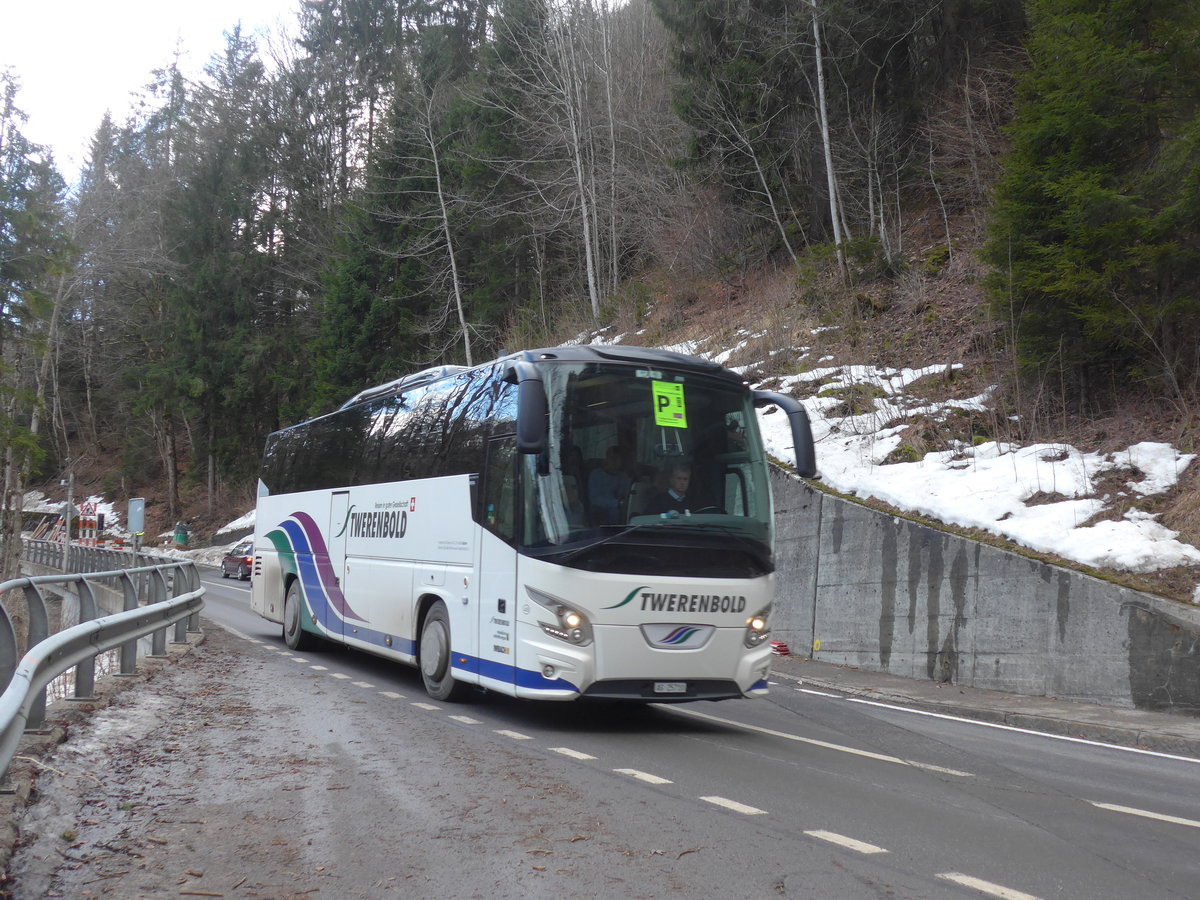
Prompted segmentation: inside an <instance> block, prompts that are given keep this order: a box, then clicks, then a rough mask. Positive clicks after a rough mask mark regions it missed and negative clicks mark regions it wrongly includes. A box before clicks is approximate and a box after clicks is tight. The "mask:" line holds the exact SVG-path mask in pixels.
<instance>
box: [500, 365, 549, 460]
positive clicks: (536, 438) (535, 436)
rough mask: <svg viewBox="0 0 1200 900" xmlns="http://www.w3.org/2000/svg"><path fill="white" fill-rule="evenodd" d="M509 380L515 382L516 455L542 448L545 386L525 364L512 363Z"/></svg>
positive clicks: (536, 374)
mask: <svg viewBox="0 0 1200 900" xmlns="http://www.w3.org/2000/svg"><path fill="white" fill-rule="evenodd" d="M509 380H510V381H511V380H515V381H516V382H517V452H518V453H541V452H542V451H543V450H545V448H546V409H547V407H546V385H545V384H544V383H543V382H542V373H541V372H539V371H538V370H537V369H536V368H535V367H534V366H532V365H530V364H529V363H527V362H516V363H513V365H512V369H511V370H510V371H509Z"/></svg>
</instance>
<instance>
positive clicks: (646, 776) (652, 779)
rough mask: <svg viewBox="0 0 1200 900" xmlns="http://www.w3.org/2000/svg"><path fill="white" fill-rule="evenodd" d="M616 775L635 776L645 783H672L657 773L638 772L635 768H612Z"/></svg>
mask: <svg viewBox="0 0 1200 900" xmlns="http://www.w3.org/2000/svg"><path fill="white" fill-rule="evenodd" d="M613 771H614V772H616V773H617V774H618V775H628V776H629V777H630V778H636V779H637V780H638V781H644V782H646V784H674V782H673V781H670V780H668V779H666V778H659V777H658V776H657V775H651V774H650V773H649V772H639V771H638V770H637V769H613Z"/></svg>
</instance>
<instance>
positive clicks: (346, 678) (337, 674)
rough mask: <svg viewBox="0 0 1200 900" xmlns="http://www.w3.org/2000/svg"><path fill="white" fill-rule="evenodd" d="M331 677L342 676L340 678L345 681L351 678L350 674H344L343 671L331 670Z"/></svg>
mask: <svg viewBox="0 0 1200 900" xmlns="http://www.w3.org/2000/svg"><path fill="white" fill-rule="evenodd" d="M329 677H330V678H340V679H342V680H343V681H349V680H350V676H349V675H343V674H342V673H341V672H330V673H329Z"/></svg>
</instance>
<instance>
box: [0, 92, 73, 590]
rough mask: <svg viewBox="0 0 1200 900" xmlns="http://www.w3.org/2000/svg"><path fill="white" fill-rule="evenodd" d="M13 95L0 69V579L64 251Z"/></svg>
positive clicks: (58, 220)
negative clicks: (52, 296) (50, 298)
mask: <svg viewBox="0 0 1200 900" xmlns="http://www.w3.org/2000/svg"><path fill="white" fill-rule="evenodd" d="M16 96H17V84H16V81H15V79H14V78H13V77H12V76H11V74H10V73H9V72H8V71H0V467H2V468H3V483H2V485H0V487H2V490H0V580H6V579H8V578H11V577H14V576H15V574H16V565H15V564H16V559H17V551H18V549H19V541H18V540H17V537H18V535H19V533H20V528H21V509H22V503H21V500H22V499H23V495H24V487H25V479H26V477H27V475H28V472H29V468H30V466H31V464H32V463H33V462H35V461H36V459H37V457H38V455H39V452H40V448H39V446H38V443H37V441H36V439H35V435H34V434H33V432H32V430H31V429H30V427H29V423H30V415H31V407H32V404H33V403H34V402H36V399H35V398H36V390H35V388H34V382H35V380H36V377H37V376H36V374H31V373H36V363H37V362H38V361H39V360H40V359H41V354H40V353H37V352H35V351H36V349H37V348H38V346H39V345H41V344H42V343H43V342H44V341H45V340H46V332H47V330H48V324H49V315H50V312H51V306H50V303H49V302H48V296H49V294H50V293H51V291H52V282H53V280H54V278H55V276H56V275H58V274H59V273H61V272H62V271H63V269H64V268H65V266H66V263H67V261H68V260H67V256H68V253H69V251H70V245H69V242H68V240H67V236H66V232H65V228H64V222H63V216H64V209H63V193H64V188H65V186H64V184H63V180H62V177H61V176H60V175H59V174H58V172H57V171H56V170H55V168H54V166H53V163H52V161H51V160H50V159H49V155H48V153H47V151H46V150H45V148H43V147H40V146H38V145H37V144H34V143H33V142H31V141H29V140H28V139H27V138H26V137H25V135H24V134H23V133H22V130H21V128H22V126H23V124H24V122H25V115H24V113H23V112H22V111H21V110H20V108H19V107H18V106H17V104H16Z"/></svg>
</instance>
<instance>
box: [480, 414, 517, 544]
mask: <svg viewBox="0 0 1200 900" xmlns="http://www.w3.org/2000/svg"><path fill="white" fill-rule="evenodd" d="M516 448H517V444H516V440H515V439H514V438H513V437H512V436H511V435H510V436H508V437H503V438H497V439H495V440H491V441H488V447H487V462H486V463H485V466H484V470H483V491H482V492H481V497H482V500H483V502H482V509H481V510H480V519H479V521H480V524H482V525H483V527H484V528H486V529H488V530H489V531H491V532H494V533H495V534H496V535H498V536H499V537H502V538H503V539H504V540H505V541H506V542H508V543H510V544H511V543H513V542H514V539H515V537H516V528H515V518H516V516H515V513H516V506H515V501H516V490H515V488H516V467H515V466H514V457H515V456H516Z"/></svg>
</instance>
